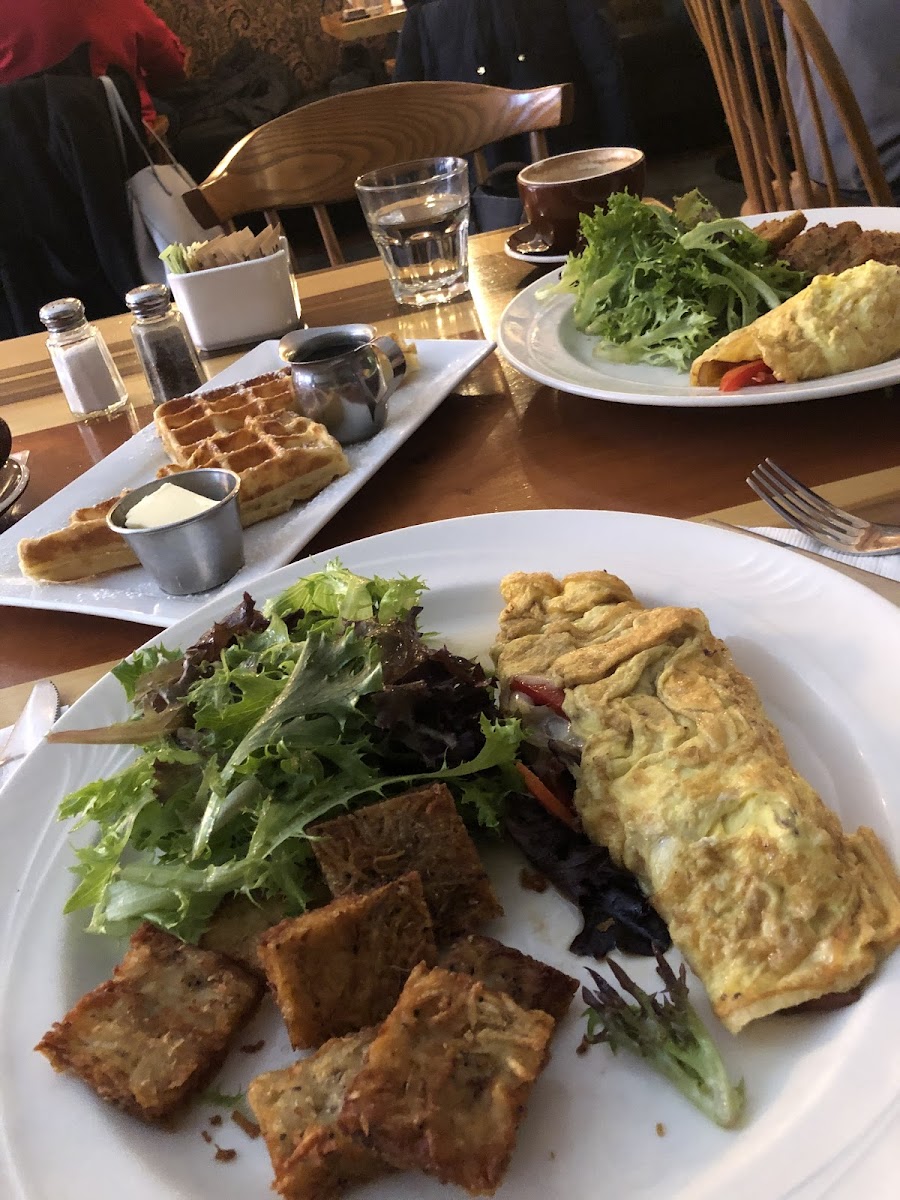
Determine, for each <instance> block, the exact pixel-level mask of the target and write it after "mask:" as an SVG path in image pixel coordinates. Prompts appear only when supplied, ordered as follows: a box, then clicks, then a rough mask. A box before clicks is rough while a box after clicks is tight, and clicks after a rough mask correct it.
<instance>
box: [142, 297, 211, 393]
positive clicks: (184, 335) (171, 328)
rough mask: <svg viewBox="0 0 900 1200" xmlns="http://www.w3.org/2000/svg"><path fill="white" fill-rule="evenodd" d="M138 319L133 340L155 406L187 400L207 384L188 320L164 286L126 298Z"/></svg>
mask: <svg viewBox="0 0 900 1200" xmlns="http://www.w3.org/2000/svg"><path fill="white" fill-rule="evenodd" d="M125 303H126V304H127V305H128V307H129V309H130V310H131V312H132V314H133V315H134V322H133V324H132V326H131V336H132V338H133V340H134V345H135V349H136V350H137V352H138V357H139V358H140V360H141V366H142V367H143V368H144V374H145V375H146V377H147V383H148V384H149V385H150V392H151V395H152V396H153V403H154V404H162V402H163V401H164V400H171V399H172V398H173V397H174V396H185V395H187V393H188V392H192V391H194V389H195V388H198V387H199V386H200V385H201V384H202V383H205V382H206V376H205V374H204V372H203V367H202V366H201V365H200V358H199V356H198V354H197V349H196V347H195V346H194V343H193V342H192V341H191V337H190V334H189V333H188V331H187V326H186V325H185V323H184V317H183V316H182V315H181V313H180V312H179V311H178V309H177V308H176V307H175V305H174V304H173V303H172V299H171V295H170V293H169V289H168V288H167V287H166V285H165V284H164V283H145V284H143V285H142V286H141V287H136V288H132V289H131V291H130V292H128V294H127V295H126V297H125Z"/></svg>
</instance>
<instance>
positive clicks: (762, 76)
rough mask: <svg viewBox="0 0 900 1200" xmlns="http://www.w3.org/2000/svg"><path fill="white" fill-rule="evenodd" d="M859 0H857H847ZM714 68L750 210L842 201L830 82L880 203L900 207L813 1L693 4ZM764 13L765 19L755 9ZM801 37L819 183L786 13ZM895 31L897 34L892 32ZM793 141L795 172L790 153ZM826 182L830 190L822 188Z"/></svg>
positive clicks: (868, 185) (709, 0) (798, 46)
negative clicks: (791, 73) (796, 88)
mask: <svg viewBox="0 0 900 1200" xmlns="http://www.w3.org/2000/svg"><path fill="white" fill-rule="evenodd" d="M841 2H842V3H847V4H851V3H854V2H855V0H841ZM684 3H685V7H686V8H687V10H688V14H689V15H690V18H691V20H692V21H693V23H694V28H695V29H696V31H697V34H698V36H699V38H700V40H701V42H702V43H703V46H704V49H705V50H706V54H707V57H708V58H709V62H710V66H711V67H712V72H713V76H714V78H715V81H716V87H717V88H718V91H719V96H720V98H721V101H722V107H723V108H724V109H725V117H726V120H727V121H728V128H729V130H730V131H731V137H732V141H733V142H734V148H735V152H736V153H737V159H738V165H739V167H740V171H741V177H742V179H743V182H744V187H745V189H746V191H747V203H746V204H745V205H744V208H743V210H742V211H744V212H748V213H757V212H776V211H781V210H783V209H789V208H795V207H799V208H811V207H815V206H817V205H820V204H823V203H828V204H831V205H840V204H846V199H844V198H842V196H841V191H840V187H839V184H838V180H837V176H836V173H835V167H834V159H833V157H832V153H831V149H830V147H829V144H828V141H827V138H826V135H825V123H824V120H823V116H822V104H821V100H820V97H821V95H822V87H821V86H818V87H817V86H816V81H817V80H818V81H821V85H824V91H825V93H827V96H828V99H829V101H830V103H831V104H832V105H833V106H834V110H835V112H836V113H837V116H838V119H839V121H840V123H841V127H842V129H843V131H844V136H845V137H846V139H847V142H848V144H849V146H850V148H851V150H852V151H853V156H854V158H855V160H856V163H857V166H858V167H859V171H860V174H861V176H862V180H863V184H864V186H865V189H866V191H867V193H868V195H869V200H870V201H871V203H872V204H887V205H890V204H893V198H892V196H891V190H890V187H889V186H888V183H887V179H886V178H885V174H884V169H883V168H882V166H881V163H880V162H879V159H878V153H877V151H876V149H875V146H874V145H873V143H872V139H871V137H870V135H869V131H868V129H867V128H866V124H865V121H864V120H863V117H862V113H861V112H860V109H859V105H858V104H857V102H856V97H855V96H854V95H853V89H852V88H851V87H850V84H849V82H848V81H847V76H846V75H845V73H844V69H843V67H842V66H841V64H840V61H839V59H838V57H837V55H836V54H835V52H834V49H833V47H832V45H831V43H830V42H829V40H828V38H827V37H826V35H825V32H824V30H823V29H822V26H821V25H820V24H819V22H818V20H817V19H816V17H815V15H814V13H813V11H812V9H811V8H810V7H809V4H808V3H807V0H757V3H756V4H755V5H754V4H751V2H750V0H739V4H735V2H734V0H684ZM754 10H755V13H756V15H754ZM782 14H783V16H784V27H785V28H786V29H789V30H790V33H791V35H792V37H793V41H794V46H795V51H796V55H797V61H798V65H799V68H800V75H801V77H802V80H803V89H804V92H805V94H806V100H807V103H808V105H809V112H810V116H811V119H812V123H813V127H814V129H815V134H816V142H817V144H818V149H819V154H820V158H821V162H822V167H823V173H824V176H825V178H824V179H823V180H820V181H813V180H811V179H810V175H809V165H808V161H807V157H806V154H805V152H804V149H803V145H802V143H801V140H800V131H799V125H798V121H797V111H796V108H795V106H794V101H793V99H792V96H791V92H790V89H789V87H788V78H787V59H786V53H785V44H784V37H783V33H782V22H781V17H782ZM885 36H890V34H889V33H888V32H887V31H886V35H885ZM785 135H786V136H787V142H788V144H789V145H790V150H791V155H792V157H793V169H792V167H791V164H790V163H789V162H788V159H787V156H786V154H785V149H784V147H785V142H784V138H785ZM822 185H824V186H822Z"/></svg>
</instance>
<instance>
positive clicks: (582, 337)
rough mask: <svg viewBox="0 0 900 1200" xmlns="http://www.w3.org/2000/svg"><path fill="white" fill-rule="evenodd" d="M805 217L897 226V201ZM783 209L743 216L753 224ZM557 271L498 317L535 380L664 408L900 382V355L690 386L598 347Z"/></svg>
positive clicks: (735, 403) (816, 221) (740, 403)
mask: <svg viewBox="0 0 900 1200" xmlns="http://www.w3.org/2000/svg"><path fill="white" fill-rule="evenodd" d="M804 211H805V212H806V216H807V218H808V225H809V226H812V225H821V224H826V225H836V224H837V223H838V222H839V221H856V222H857V223H858V224H859V225H860V226H861V227H862V228H863V229H884V230H888V231H891V232H900V208H811V209H806V210H804ZM786 215H787V214H786V213H765V214H761V215H757V216H752V217H746V218H745V220H746V222H747V224H748V225H751V226H752V225H757V224H759V223H760V222H761V221H766V220H769V219H770V218H772V217H780V216H786ZM558 278H559V273H558V272H550V273H549V274H547V275H546V276H545V277H544V278H543V279H539V280H537V281H536V282H535V283H533V284H531V285H530V286H529V287H527V288H524V289H523V290H522V291H521V292H519V294H518V295H517V296H516V297H515V298H514V299H513V300H511V301H510V303H509V304H508V305H507V306H506V309H505V310H504V312H503V315H502V316H501V317H500V327H499V331H498V334H497V342H498V344H499V347H500V351H501V353H502V354H503V355H504V357H505V358H507V359H508V360H509V361H510V362H511V363H512V364H513V366H514V367H517V368H518V369H519V370H520V371H521V372H522V373H523V374H525V375H528V376H529V377H530V378H531V379H535V380H537V382H538V383H544V384H546V385H547V386H548V387H555V388H559V390H560V391H562V392H572V393H574V394H575V395H576V396H590V397H592V398H596V399H598V400H615V401H617V402H619V403H622V404H649V405H654V406H657V407H659V406H662V407H666V408H742V407H748V406H754V405H759V404H792V403H794V402H795V401H797V400H815V399H817V398H819V397H820V396H838V395H843V394H846V395H850V394H852V393H854V392H866V391H870V390H872V389H873V388H880V387H887V386H889V385H890V384H894V383H898V382H900V358H892V359H890V360H889V361H888V362H886V363H881V364H879V365H878V366H875V367H866V368H865V369H864V370H861V371H847V372H845V373H844V374H842V375H831V376H829V377H828V378H827V379H813V380H810V381H809V382H807V383H776V384H772V385H771V386H769V387H747V388H742V389H741V390H740V391H738V392H729V393H727V394H726V393H723V392H720V391H719V389H718V388H712V387H692V386H691V384H690V383H689V382H688V375H687V373H686V372H683V371H676V370H675V369H674V368H672V367H651V366H647V365H646V364H645V363H617V362H611V361H610V360H609V359H605V358H602V357H599V356H598V355H597V352H596V351H597V339H596V338H592V337H589V336H588V335H587V334H585V333H579V331H578V330H577V329H576V328H575V321H574V318H573V312H572V310H573V305H574V299H573V297H572V296H571V295H568V294H566V295H557V296H546V297H544V298H543V299H541V294H542V293H543V291H544V289H546V288H547V287H549V286H550V285H552V284H553V283H554V282H555V281H556V280H557V279H558Z"/></svg>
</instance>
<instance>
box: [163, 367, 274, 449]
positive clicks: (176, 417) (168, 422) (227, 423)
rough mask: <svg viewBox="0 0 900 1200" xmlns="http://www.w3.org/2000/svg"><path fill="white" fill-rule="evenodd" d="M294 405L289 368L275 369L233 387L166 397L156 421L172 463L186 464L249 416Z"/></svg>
mask: <svg viewBox="0 0 900 1200" xmlns="http://www.w3.org/2000/svg"><path fill="white" fill-rule="evenodd" d="M295 406H296V400H295V396H294V389H293V387H292V385H291V377H290V373H289V371H287V370H284V371H272V372H270V373H269V374H268V375H257V376H256V378H255V379H248V380H246V381H245V382H244V383H240V384H237V385H233V386H231V387H221V388H216V389H215V390H213V391H210V392H202V393H199V394H197V395H192V396H179V397H177V398H176V399H174V400H166V401H165V402H164V403H163V404H160V405H159V406H158V407H157V408H156V409H155V411H154V413H153V424H154V425H155V426H156V431H157V433H158V434H159V436H160V440H161V441H162V444H163V448H164V449H165V452H166V454H168V456H169V458H171V460H172V462H174V463H178V464H180V465H181V466H186V465H187V463H188V460H189V459H190V458H191V456H192V455H193V453H194V451H195V450H196V448H197V446H198V445H199V444H200V443H201V442H203V441H205V440H206V439H207V438H210V437H214V436H215V435H216V434H220V433H234V432H235V431H236V430H239V429H240V428H241V426H242V425H243V424H244V421H245V420H246V419H247V418H249V417H269V416H274V415H276V414H277V413H283V412H291V411H292V410H294V409H295Z"/></svg>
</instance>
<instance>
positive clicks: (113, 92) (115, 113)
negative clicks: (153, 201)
mask: <svg viewBox="0 0 900 1200" xmlns="http://www.w3.org/2000/svg"><path fill="white" fill-rule="evenodd" d="M100 82H101V83H102V84H103V88H104V90H105V92H106V100H107V103H108V105H109V111H110V116H111V117H112V121H113V125H114V126H115V130H116V136H117V138H118V141H119V148H120V149H121V151H122V158H123V159H124V158H125V140H124V137H123V134H122V125H123V123H124V125H125V128H126V129H128V131H129V132H130V134H131V136H132V137H133V138H134V141H135V143H136V144H137V146H138V149H139V150H140V152H141V154H143V156H144V158H146V160H147V165H148V167H150V169H151V171H152V172H153V176H154V178H155V179H156V182H157V183H158V184H159V186H160V187H161V188H162V189H163V191H164V192H165V193H166V195H167V196H171V195H172V193H171V191H170V190H169V188H167V187H166V185H165V183H164V182H163V180H162V178H161V177H160V174H159V172H158V171H157V169H156V167H157V164H156V163H155V162H154V161H153V158H152V156H151V154H150V151H149V150H148V149H147V143H146V142H145V140H144V139H143V138H142V137H141V135H140V134H139V133H138V131H137V128H136V126H135V124H134V122H133V121H132V119H131V114H130V113H129V111H128V108H127V107H126V105H125V101H124V100H123V99H122V97H121V96H120V95H119V89H118V88H117V87H116V85H115V84H114V83H113V81H112V80H111V79H110V77H109V76H108V75H101V76H100ZM143 128H144V129H145V130H146V132H147V133H149V134H150V136H151V137H152V138H153V140H154V141H155V142H156V144H157V145H158V146H159V147H160V149H161V150H162V152H163V154H165V156H166V158H167V159H168V160H169V162H170V164H171V165H172V166H173V167H175V168H176V170H177V171H178V172H179V174H182V175H183V174H185V171H184V168H183V167H182V165H181V163H180V162H179V161H178V160H177V159H176V157H175V155H174V154H173V153H172V151H171V150H170V149H169V147H168V146H167V145H166V143H165V142H164V141H163V139H162V138H161V137H160V136H159V135H158V134H157V133H156V131H155V130H153V129H151V128H150V127H149V126H148V125H144V126H143ZM191 183H193V180H191Z"/></svg>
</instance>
